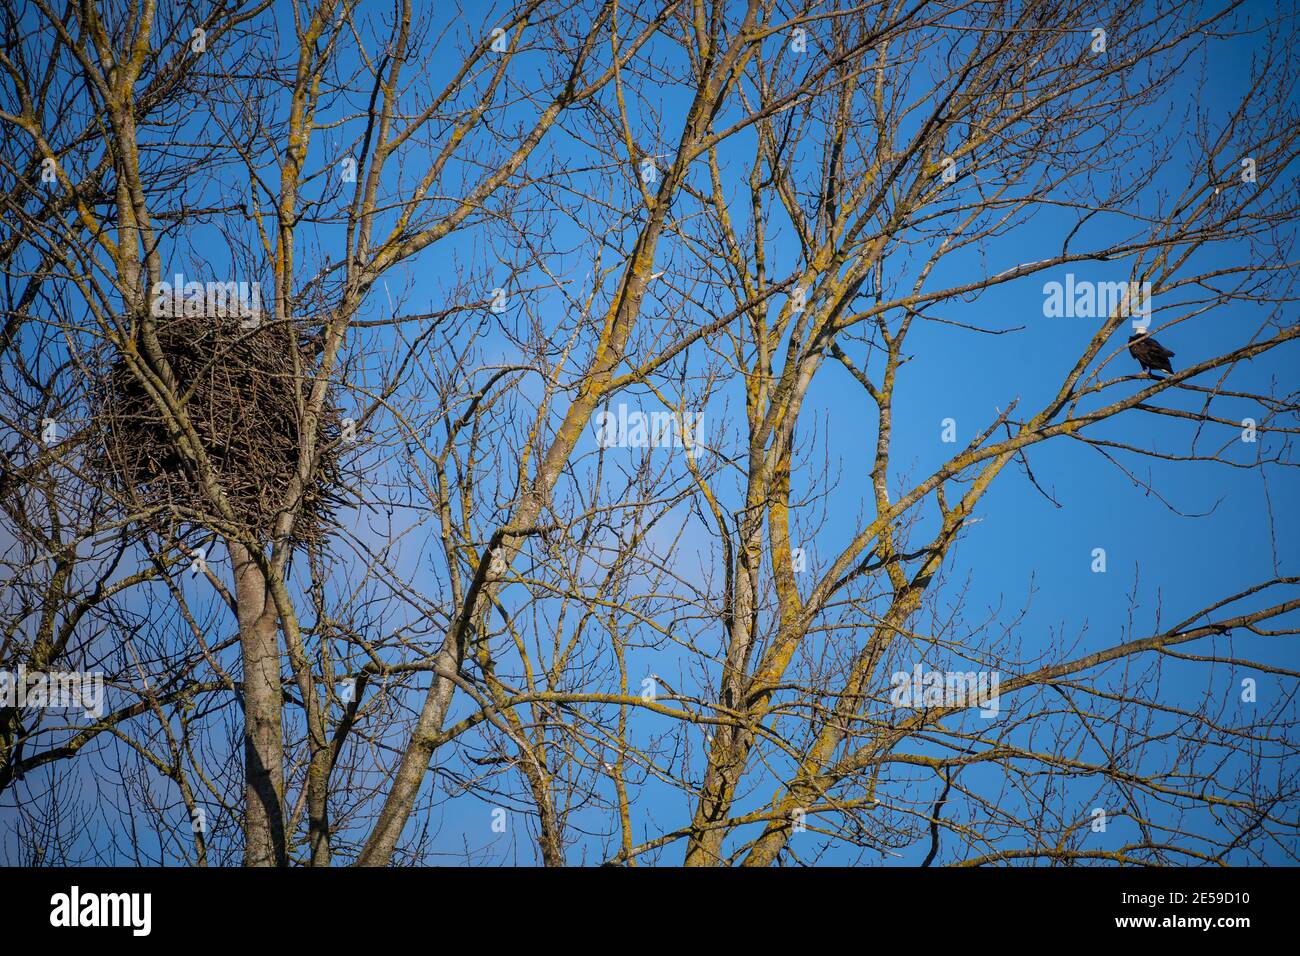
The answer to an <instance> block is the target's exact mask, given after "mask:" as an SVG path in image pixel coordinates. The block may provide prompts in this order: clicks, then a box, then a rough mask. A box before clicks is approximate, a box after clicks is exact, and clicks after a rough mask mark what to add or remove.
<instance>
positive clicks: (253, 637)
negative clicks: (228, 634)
mask: <svg viewBox="0 0 1300 956" xmlns="http://www.w3.org/2000/svg"><path fill="white" fill-rule="evenodd" d="M228 547H229V551H230V557H231V561H232V563H233V564H234V571H235V600H236V602H237V604H238V614H239V645H240V649H241V651H242V653H243V662H244V804H245V809H244V840H245V842H244V865H245V866H285V865H287V863H288V851H287V848H286V845H285V834H284V728H283V723H282V712H283V709H284V697H283V693H282V691H281V689H280V645H279V632H278V627H277V624H276V614H275V605H274V604H272V602H271V600H270V597H269V595H268V593H267V587H266V579H265V577H264V576H263V575H262V572H261V570H260V569H259V568H258V567H257V564H256V563H255V562H254V561H253V559H252V556H251V555H250V554H249V552H248V551H247V549H245V548H244V546H243V545H241V544H238V543H235V542H230V543H229V545H228Z"/></svg>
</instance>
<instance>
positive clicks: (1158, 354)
mask: <svg viewBox="0 0 1300 956" xmlns="http://www.w3.org/2000/svg"><path fill="white" fill-rule="evenodd" d="M1128 343H1129V344H1128V354H1129V355H1131V356H1133V357H1134V358H1135V359H1137V360H1138V364H1139V365H1141V366H1142V369H1143V371H1146V372H1155V371H1160V372H1168V373H1169V374H1170V375H1172V374H1173V372H1174V370H1173V368H1172V366H1170V364H1169V359H1170V358H1171V357H1172V356H1173V354H1174V353H1173V352H1171V351H1169V350H1168V349H1167V348H1165V347H1164V346H1163V345H1161V344H1160V343H1159V342H1157V341H1156V340H1155V339H1153V338H1151V336H1149V335H1145V334H1143V335H1130V336H1129V337H1128Z"/></svg>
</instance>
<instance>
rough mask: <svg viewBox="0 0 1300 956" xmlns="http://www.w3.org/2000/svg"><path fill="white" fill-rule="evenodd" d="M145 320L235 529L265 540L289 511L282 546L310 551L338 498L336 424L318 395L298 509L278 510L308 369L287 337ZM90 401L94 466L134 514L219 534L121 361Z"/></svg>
mask: <svg viewBox="0 0 1300 956" xmlns="http://www.w3.org/2000/svg"><path fill="white" fill-rule="evenodd" d="M156 321H157V330H158V340H159V344H160V346H161V349H162V352H163V355H164V356H165V357H166V359H167V362H168V363H169V364H170V366H171V369H172V372H173V374H174V375H175V377H176V380H177V386H178V390H179V393H180V394H179V396H178V397H179V398H180V400H181V401H182V402H183V403H184V409H185V414H186V416H187V417H188V419H189V422H190V424H191V425H192V427H193V428H194V431H195V432H196V433H197V435H198V437H199V441H200V444H201V445H202V447H203V449H204V451H205V452H206V453H207V457H208V461H209V463H210V464H211V466H212V469H213V472H214V473H215V476H216V479H217V481H218V482H219V483H220V485H221V487H222V488H223V489H224V491H225V495H226V498H227V500H228V501H229V502H230V506H231V509H232V510H233V512H234V514H235V517H236V521H237V522H238V523H239V525H240V526H242V527H243V528H244V529H246V530H247V531H250V532H251V533H252V534H254V535H255V536H256V537H257V538H258V540H260V541H265V540H267V539H268V538H269V537H270V535H271V533H272V530H273V528H274V525H275V521H276V516H277V515H278V514H279V513H280V512H281V511H282V510H285V509H294V508H295V507H298V506H299V504H300V507H299V516H298V518H297V521H296V522H295V525H294V530H293V539H294V542H295V543H296V544H310V543H312V542H315V541H319V540H320V538H321V537H322V535H323V533H324V529H325V527H326V525H327V524H328V523H329V522H330V521H331V519H332V517H333V511H334V507H335V506H336V505H337V504H338V500H339V499H338V495H337V492H338V490H339V486H340V474H339V460H338V458H339V442H338V437H339V434H340V426H341V419H340V413H339V409H338V406H337V405H336V404H335V403H334V401H333V399H332V397H330V396H329V395H328V394H327V400H326V402H325V407H324V409H323V410H322V414H321V418H320V422H319V424H318V428H317V435H316V447H317V449H318V454H317V460H316V467H315V471H314V474H313V475H312V476H311V480H310V481H308V482H307V484H306V487H305V489H304V492H303V494H302V501H301V502H300V503H299V502H296V501H293V500H290V499H291V493H290V488H291V482H292V479H293V477H294V475H295V474H296V473H297V470H298V449H299V444H300V441H301V424H302V423H301V413H300V408H302V407H305V406H306V404H307V402H308V398H309V392H310V390H311V384H312V373H313V371H314V370H315V368H316V361H315V358H314V356H313V355H312V353H311V351H310V350H309V349H308V348H307V347H305V345H304V344H303V343H302V342H301V341H300V339H299V338H298V333H297V331H296V330H294V329H292V328H285V327H284V326H283V325H276V324H274V323H267V322H263V323H262V324H261V325H260V326H258V327H257V328H251V329H245V328H241V327H240V320H239V319H238V318H228V317H224V316H223V317H212V316H206V315H176V316H167V317H163V318H159V319H157V320H156ZM295 351H296V352H297V358H298V361H297V363H296V365H297V367H295V361H294V357H295V356H294V353H295ZM99 393H100V395H99V415H100V419H99V420H100V423H101V427H102V434H103V436H104V437H103V441H102V445H101V448H100V451H99V455H98V458H97V462H96V464H97V466H98V468H99V469H100V470H101V471H105V472H107V474H108V476H109V477H110V479H111V480H112V481H113V483H114V485H116V486H117V487H118V489H119V490H120V491H121V492H122V493H123V494H124V495H125V496H126V497H127V498H128V499H129V500H132V501H134V502H135V503H137V504H141V505H145V506H147V507H155V508H156V507H157V506H160V505H161V506H162V507H163V511H164V513H166V514H169V515H170V516H171V517H172V518H173V519H174V520H176V521H178V522H180V523H182V524H184V525H187V526H190V527H195V526H201V527H207V528H211V529H213V530H224V528H225V527H226V526H227V522H225V521H224V520H223V519H222V518H221V517H220V516H219V512H218V511H217V509H216V507H215V505H214V503H213V501H212V499H211V498H210V497H209V495H208V494H207V493H206V492H205V490H204V488H203V486H202V483H201V482H200V481H198V479H197V474H196V472H195V471H194V470H193V467H192V466H191V465H190V464H189V462H188V461H187V460H186V457H185V455H184V454H183V453H182V452H181V451H180V448H179V447H178V444H177V440H176V438H175V437H174V435H173V433H172V432H171V431H170V430H169V428H168V426H167V424H166V418H165V416H164V414H163V412H162V411H161V410H160V409H159V407H158V404H157V402H156V401H155V400H154V399H153V397H152V396H151V395H150V394H149V393H148V392H147V391H146V390H145V387H144V385H143V384H142V383H141V381H140V379H139V377H138V376H137V375H136V374H135V373H133V372H132V370H131V369H130V368H129V367H128V365H127V363H126V361H125V360H124V359H122V358H120V357H119V358H118V359H117V360H116V361H114V362H112V363H111V364H110V365H109V366H108V367H107V368H106V370H105V374H104V375H103V376H101V379H100V387H99Z"/></svg>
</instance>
